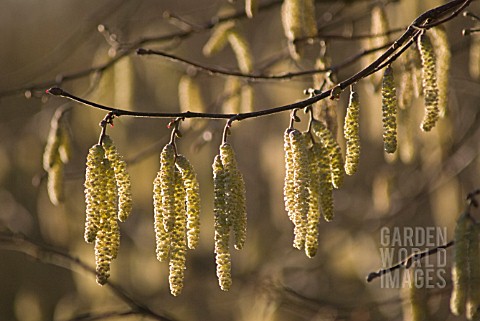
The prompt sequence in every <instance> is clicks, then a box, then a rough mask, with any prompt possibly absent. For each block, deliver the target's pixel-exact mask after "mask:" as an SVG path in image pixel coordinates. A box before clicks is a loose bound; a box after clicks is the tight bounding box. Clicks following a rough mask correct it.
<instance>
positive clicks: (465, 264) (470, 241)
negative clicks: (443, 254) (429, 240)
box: [450, 213, 480, 320]
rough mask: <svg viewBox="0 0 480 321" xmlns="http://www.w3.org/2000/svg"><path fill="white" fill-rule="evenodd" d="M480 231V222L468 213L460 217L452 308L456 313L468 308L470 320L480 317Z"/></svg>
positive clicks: (456, 236)
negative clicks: (479, 223)
mask: <svg viewBox="0 0 480 321" xmlns="http://www.w3.org/2000/svg"><path fill="white" fill-rule="evenodd" d="M479 232H480V229H479V227H478V225H477V224H476V222H475V221H474V220H473V218H472V217H471V216H470V215H469V214H468V213H466V214H463V215H461V216H460V217H459V219H458V221H457V226H456V228H455V258H454V262H453V266H452V281H453V290H452V296H451V297H450V310H451V311H452V313H453V314H455V315H461V314H463V313H464V312H466V316H467V319H468V320H478V317H479V316H480V315H479V308H480V291H479V289H480V249H479Z"/></svg>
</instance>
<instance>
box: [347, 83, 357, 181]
mask: <svg viewBox="0 0 480 321" xmlns="http://www.w3.org/2000/svg"><path fill="white" fill-rule="evenodd" d="M359 115H360V100H359V98H358V94H357V93H356V92H355V91H352V92H351V93H350V102H349V104H348V108H347V114H346V115H345V123H344V130H343V134H344V136H345V140H346V143H347V149H346V155H345V173H347V175H353V174H355V172H356V171H357V167H358V161H359V158H360V134H359V127H360V123H359Z"/></svg>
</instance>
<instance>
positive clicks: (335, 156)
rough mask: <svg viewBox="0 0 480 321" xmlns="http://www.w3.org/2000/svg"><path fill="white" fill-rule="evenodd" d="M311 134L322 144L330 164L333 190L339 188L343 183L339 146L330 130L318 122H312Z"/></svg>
mask: <svg viewBox="0 0 480 321" xmlns="http://www.w3.org/2000/svg"><path fill="white" fill-rule="evenodd" d="M312 132H313V134H315V136H317V137H318V138H319V139H320V141H321V142H322V145H323V147H324V148H325V150H326V152H327V154H328V158H329V164H330V174H331V178H330V181H331V184H332V185H333V187H335V188H340V186H341V185H342V183H343V173H344V169H343V167H344V165H343V158H342V152H341V149H340V145H338V143H337V141H336V140H335V138H334V137H333V136H332V133H331V132H330V130H329V129H328V128H327V127H326V126H325V125H324V124H323V123H322V122H320V121H313V122H312Z"/></svg>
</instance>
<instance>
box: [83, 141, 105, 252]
mask: <svg viewBox="0 0 480 321" xmlns="http://www.w3.org/2000/svg"><path fill="white" fill-rule="evenodd" d="M104 158H105V151H104V150H103V147H102V146H101V145H94V146H93V147H92V148H90V150H89V152H88V156H87V169H86V173H85V185H84V186H85V203H86V221H85V241H86V242H87V243H92V242H93V241H95V238H96V235H97V232H98V230H99V229H100V221H101V212H100V206H101V205H100V203H99V200H100V198H101V193H103V192H104V190H105V185H106V180H105V175H104V173H103V165H102V162H103V160H104Z"/></svg>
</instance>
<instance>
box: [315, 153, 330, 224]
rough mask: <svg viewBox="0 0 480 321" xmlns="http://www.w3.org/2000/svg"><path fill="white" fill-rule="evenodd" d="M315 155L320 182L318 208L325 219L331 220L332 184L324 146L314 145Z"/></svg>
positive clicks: (328, 161) (328, 159) (328, 160)
mask: <svg viewBox="0 0 480 321" xmlns="http://www.w3.org/2000/svg"><path fill="white" fill-rule="evenodd" d="M316 148H317V149H318V151H316V153H318V154H316V157H318V161H317V164H318V176H319V182H320V209H321V211H322V216H323V218H324V219H325V221H327V222H330V221H331V220H333V185H332V183H331V176H332V175H331V171H332V170H331V168H330V157H329V156H328V151H327V149H326V148H325V147H323V146H322V145H320V144H318V145H317V146H316Z"/></svg>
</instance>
